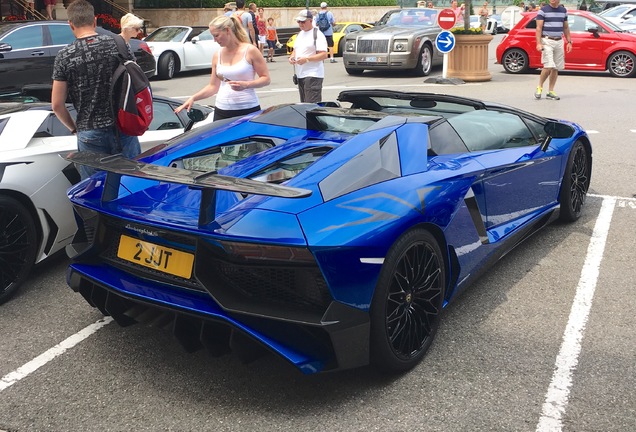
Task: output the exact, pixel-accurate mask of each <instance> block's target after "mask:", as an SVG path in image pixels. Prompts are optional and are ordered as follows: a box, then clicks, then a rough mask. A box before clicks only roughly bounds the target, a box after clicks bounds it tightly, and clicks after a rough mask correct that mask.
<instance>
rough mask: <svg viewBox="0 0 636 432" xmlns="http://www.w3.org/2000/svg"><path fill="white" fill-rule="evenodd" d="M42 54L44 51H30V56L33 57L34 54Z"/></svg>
mask: <svg viewBox="0 0 636 432" xmlns="http://www.w3.org/2000/svg"><path fill="white" fill-rule="evenodd" d="M43 55H44V51H33V52H32V53H31V56H32V57H34V56H43Z"/></svg>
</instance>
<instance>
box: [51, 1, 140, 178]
mask: <svg viewBox="0 0 636 432" xmlns="http://www.w3.org/2000/svg"><path fill="white" fill-rule="evenodd" d="M67 14H68V21H69V24H70V26H71V30H72V31H73V34H74V35H75V37H76V39H75V41H73V43H71V44H70V45H69V46H67V47H65V48H62V49H61V50H60V51H59V52H58V53H57V56H56V57H55V63H54V66H53V89H52V92H51V105H52V107H53V112H54V113H55V115H56V116H57V117H58V119H59V120H60V121H61V122H62V123H63V124H64V125H65V126H66V127H67V128H69V130H71V132H72V133H74V134H75V133H76V134H77V145H78V150H79V151H85V150H87V151H93V152H97V153H105V154H117V153H122V154H123V155H124V156H126V157H129V158H132V157H135V156H137V155H138V154H139V153H140V146H139V139H138V138H137V137H136V136H127V135H123V134H120V133H119V131H118V130H117V126H116V122H115V113H114V110H113V103H112V97H111V83H112V76H113V74H114V72H115V70H117V68H118V67H119V64H120V57H119V51H118V48H117V44H116V42H115V40H114V39H113V38H112V37H111V36H109V35H98V34H97V32H96V31H95V10H94V8H93V5H92V4H91V3H89V2H88V1H86V0H75V1H74V2H73V3H71V4H70V5H69V6H68V9H67ZM67 96H68V97H70V100H71V102H72V103H73V106H74V107H75V110H76V111H77V118H76V119H75V120H73V117H71V115H70V113H69V111H68V109H67V108H66V99H67ZM79 171H80V175H81V178H82V179H85V178H87V177H89V176H90V175H92V174H93V173H94V172H95V170H94V169H93V168H89V167H86V166H80V167H79Z"/></svg>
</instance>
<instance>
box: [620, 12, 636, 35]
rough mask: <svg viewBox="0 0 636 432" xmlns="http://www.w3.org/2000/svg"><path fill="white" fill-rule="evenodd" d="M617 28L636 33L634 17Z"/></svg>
mask: <svg viewBox="0 0 636 432" xmlns="http://www.w3.org/2000/svg"><path fill="white" fill-rule="evenodd" d="M618 26H619V27H620V28H622V29H623V30H625V31H627V32H630V33H636V16H633V17H631V18H629V19H626V20H625V21H623V22H622V23H620V24H618Z"/></svg>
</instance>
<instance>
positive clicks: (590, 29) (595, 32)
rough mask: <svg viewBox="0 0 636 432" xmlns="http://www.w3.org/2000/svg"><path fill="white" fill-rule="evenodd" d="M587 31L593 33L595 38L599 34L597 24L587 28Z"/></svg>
mask: <svg viewBox="0 0 636 432" xmlns="http://www.w3.org/2000/svg"><path fill="white" fill-rule="evenodd" d="M587 31H588V32H589V33H592V34H593V35H594V37H596V38H597V37H599V35H598V26H593V27H590V28H588V29H587Z"/></svg>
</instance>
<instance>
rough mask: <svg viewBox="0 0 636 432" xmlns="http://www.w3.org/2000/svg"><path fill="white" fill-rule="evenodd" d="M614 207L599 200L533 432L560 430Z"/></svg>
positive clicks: (612, 201) (613, 200)
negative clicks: (600, 202)
mask: <svg viewBox="0 0 636 432" xmlns="http://www.w3.org/2000/svg"><path fill="white" fill-rule="evenodd" d="M615 207H616V198H613V197H607V198H604V199H603V203H602V204H601V210H600V212H599V215H598V218H597V219H596V224H595V226H594V231H593V232H592V238H591V239H590V244H589V246H588V248H587V256H586V257H585V262H584V263H583V269H582V270H581V277H580V279H579V284H578V286H577V288H576V295H575V296H574V302H573V303H572V309H570V317H569V318H568V324H567V326H566V327H565V333H564V334H563V342H562V343H561V349H560V350H559V354H558V355H557V358H556V363H555V370H554V374H553V375H552V381H551V382H550V386H549V387H548V392H547V394H546V397H545V402H544V403H543V411H542V413H541V418H540V419H539V423H538V424H537V429H536V430H537V432H557V431H561V429H562V426H563V422H562V420H561V418H562V416H563V413H564V412H565V408H566V406H567V403H568V398H569V396H570V387H572V374H573V373H574V370H575V369H576V366H577V364H578V362H579V354H580V352H581V341H582V340H583V332H584V330H585V325H586V324H587V318H588V316H589V314H590V309H591V308H592V298H593V297H594V291H595V289H596V282H597V280H598V274H599V269H600V267H601V261H602V260H603V252H604V250H605V242H606V240H607V234H608V232H609V228H610V224H611V222H612V214H613V213H614V208H615Z"/></svg>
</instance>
